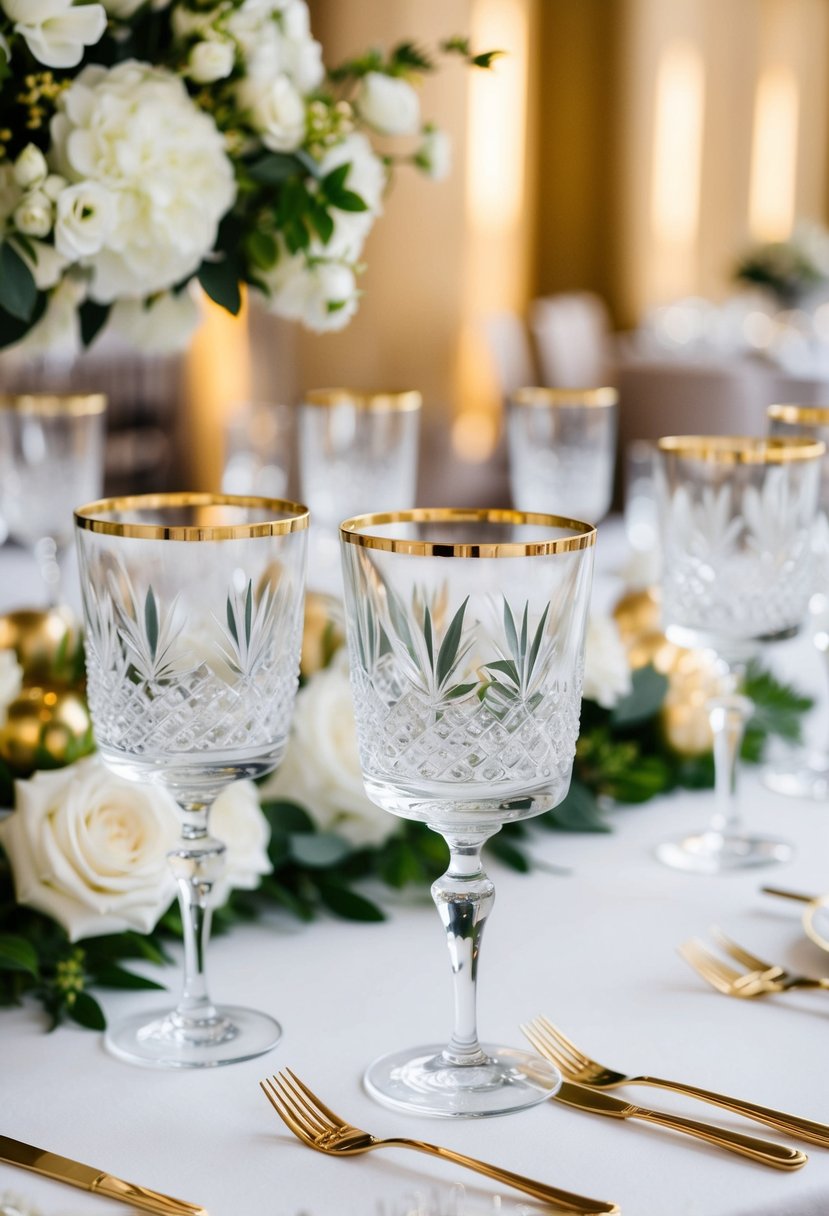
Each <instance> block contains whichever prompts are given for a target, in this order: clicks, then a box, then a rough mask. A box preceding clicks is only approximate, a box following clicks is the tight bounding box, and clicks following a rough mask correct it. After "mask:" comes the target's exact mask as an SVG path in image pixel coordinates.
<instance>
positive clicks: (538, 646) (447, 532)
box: [341, 508, 596, 1116]
mask: <svg viewBox="0 0 829 1216" xmlns="http://www.w3.org/2000/svg"><path fill="white" fill-rule="evenodd" d="M595 536H596V533H595V530H594V529H593V528H592V526H591V525H589V524H580V523H577V522H575V521H573V520H568V519H560V518H558V517H556V516H549V515H540V514H527V513H522V512H517V511H502V510H472V509H470V510H451V509H433V508H421V509H418V510H412V511H401V512H394V513H389V514H377V515H365V516H360V517H357V518H356V519H351V520H347V521H346V522H345V523H344V524H343V525H342V530H341V540H342V556H343V577H344V582H345V596H346V617H347V625H348V639H349V654H350V665H351V680H352V691H353V694H354V703H355V708H356V717H357V729H358V737H359V744H360V759H361V764H362V769H363V777H364V781H365V786H366V790H367V792H368V794H369V797H370V798H372V799H373V800H374V801H375V802H376V803H378V805H379V806H381V807H383V808H384V809H385V810H387V811H390V812H392V813H393V814H395V815H401V816H403V817H404V818H407V819H415V820H421V821H423V822H425V823H427V824H428V825H429V827H430V828H432V829H433V830H434V831H436V832H439V833H440V834H441V835H442V836H443V837H444V839H445V840H446V842H447V844H448V846H449V854H450V861H449V868H448V870H447V871H446V873H445V874H444V875H443V876H442V877H441V878H438V880H437V881H436V882H435V883H434V885H433V887H432V897H433V899H434V901H435V905H436V907H437V909H438V913H439V915H440V918H441V921H442V923H443V925H444V928H445V931H446V938H447V943H448V946H449V955H450V959H451V964H452V972H453V976H454V1007H455V1017H454V1027H453V1031H452V1036H451V1038H450V1040H449V1043H448V1045H447V1046H445V1047H444V1046H443V1045H441V1044H437V1045H431V1046H427V1047H419V1048H415V1049H414V1050H404V1051H399V1052H396V1053H394V1054H392V1055H389V1056H385V1057H383V1058H382V1059H380V1060H377V1061H376V1062H375V1063H374V1064H372V1065H371V1066H370V1068H369V1069H368V1072H367V1073H366V1078H365V1079H366V1086H367V1088H368V1090H369V1092H370V1093H371V1094H372V1095H373V1096H374V1097H376V1098H377V1099H378V1100H379V1101H382V1102H384V1103H386V1104H387V1105H390V1106H394V1107H399V1108H402V1109H405V1110H412V1109H414V1110H417V1111H420V1112H422V1113H425V1114H434V1115H460V1116H464V1115H466V1116H475V1115H494V1114H501V1113H504V1112H506V1111H511V1110H517V1109H520V1108H521V1107H524V1106H529V1105H532V1104H534V1103H536V1102H540V1101H542V1100H543V1099H544V1098H545V1097H547V1096H549V1095H550V1094H551V1093H553V1092H555V1090H556V1088H557V1087H558V1085H559V1084H560V1082H561V1078H560V1076H559V1074H558V1073H557V1071H556V1070H555V1069H553V1068H552V1067H551V1066H549V1065H548V1064H546V1063H545V1062H543V1061H541V1060H539V1059H538V1058H537V1057H535V1056H533V1055H530V1054H528V1053H526V1052H522V1051H518V1050H517V1049H514V1048H508V1047H493V1046H490V1045H487V1044H485V1045H483V1046H482V1045H481V1044H480V1043H479V1041H478V1034H477V1026H476V1012H475V1003H476V1002H475V989H476V975H477V967H478V955H479V950H480V944H481V935H482V933H483V929H484V924H485V922H486V918H487V915H488V914H489V911H490V909H491V907H492V902H493V898H494V887H493V884H492V882H491V880H490V879H489V878H488V877H487V875H486V874H485V872H484V870H483V868H482V865H481V848H482V846H483V844H484V843H485V842H486V840H488V839H489V837H490V836H493V835H494V834H495V833H496V832H497V831H498V830H499V829H500V827H501V826H502V824H504V823H507V822H509V821H513V820H518V819H525V818H528V817H529V816H531V815H539V814H542V813H543V812H544V811H548V810H550V809H551V808H552V807H554V806H556V805H557V804H558V803H559V802H561V800H562V799H563V798H564V796H565V794H566V793H567V790H568V787H569V784H570V774H571V770H572V765H573V757H574V754H575V747H576V738H577V735H578V730H579V714H580V709H581V687H582V671H583V652H584V629H585V619H586V615H587V608H588V601H589V597H590V586H591V578H592V566H593V545H594V541H595Z"/></svg>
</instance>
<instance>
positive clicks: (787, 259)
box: [734, 222, 829, 308]
mask: <svg viewBox="0 0 829 1216" xmlns="http://www.w3.org/2000/svg"><path fill="white" fill-rule="evenodd" d="M734 277H735V279H736V280H737V281H738V282H741V283H752V284H754V285H756V286H758V287H765V288H766V289H767V290H768V291H770V292H771V293H772V294H773V295H774V296H775V297H776V299H777V301H778V303H779V304H780V306H781V307H782V308H795V307H797V305H798V304H801V303H802V302H803V300H804V299H805V298H806V297H807V296H809V295H810V294H811V293H812V292H814V291H815V290H816V289H817V288H819V287H822V286H824V285H825V284H826V283H827V282H828V281H829V233H827V231H826V229H825V228H823V227H822V226H821V225H820V224H813V223H806V222H801V223H799V224H798V225H797V226H796V228H795V230H794V232H793V233H792V235H791V237H790V238H789V239H788V240H786V241H769V242H767V243H766V244H763V245H758V246H757V247H756V248H754V249H751V250H749V252H748V253H746V254H745V255H744V256H743V257H742V258H741V259H740V261H739V262H738V263H737V266H736V268H735V270H734Z"/></svg>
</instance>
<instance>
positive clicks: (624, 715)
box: [610, 667, 668, 727]
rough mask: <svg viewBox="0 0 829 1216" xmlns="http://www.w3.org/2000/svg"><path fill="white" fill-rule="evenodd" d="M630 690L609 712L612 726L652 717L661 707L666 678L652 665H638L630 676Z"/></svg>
mask: <svg viewBox="0 0 829 1216" xmlns="http://www.w3.org/2000/svg"><path fill="white" fill-rule="evenodd" d="M631 684H632V687H631V690H630V692H629V693H628V694H627V696H624V697H622V698H621V699H620V700H619V701H617V702H616V704H615V705H614V707H613V709H612V710H611V712H610V721H611V722H612V723H613V725H614V726H625V727H627V726H635V725H637V724H638V723H639V722H644V721H645V719H646V718H652V717H653V716H654V715H655V714H657V713H658V712H659V710H660V709H661V708H662V702H663V701H664V700H665V693H666V692H667V691H668V680H667V677H666V676H663V675H662V673H661V672H659V671H656V669H655V668H653V667H640V668H639V669H638V671H634V672H633V675H632V678H631Z"/></svg>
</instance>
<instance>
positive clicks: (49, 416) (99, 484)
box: [0, 393, 107, 607]
mask: <svg viewBox="0 0 829 1216" xmlns="http://www.w3.org/2000/svg"><path fill="white" fill-rule="evenodd" d="M106 404H107V403H106V397H104V396H103V395H102V394H100V393H89V394H57V393H23V394H17V395H6V396H0V517H1V518H2V519H3V521H4V522H5V525H6V528H7V529H8V532H9V535H10V536H11V538H12V539H13V540H16V541H18V542H19V543H20V544H22V545H24V546H26V548H28V549H30V550H31V552H32V553H33V554H34V556H35V559H36V560H37V563H38V567H39V569H40V573H41V576H42V579H43V584H44V587H45V589H46V596H47V601H48V604H49V606H50V607H54V606H56V605H58V604H60V603H61V602H62V588H61V561H62V558H63V555H64V553H65V551H66V549H67V548H68V547H69V545H70V544H71V541H72V511H73V510H74V508H75V507H76V506H77V505H78V503H79V502H89V501H90V500H91V499H93V498H97V497H99V496H100V494H101V491H102V488H103V479H104V438H105V435H104V422H105V413H106Z"/></svg>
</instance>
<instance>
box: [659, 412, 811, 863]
mask: <svg viewBox="0 0 829 1216" xmlns="http://www.w3.org/2000/svg"><path fill="white" fill-rule="evenodd" d="M658 448H659V462H658V466H657V482H658V492H659V497H660V520H661V533H662V537H661V539H662V612H663V618H664V625H665V632H666V634H667V636H668V638H669V639H670V640H671V641H673V642H676V643H677V644H679V645H681V646H689V647H692V648H698V649H702V650H706V651H708V652H710V653H711V654H712V655H713V656H714V657H715V659H716V660H717V662H718V665H719V668H720V671H721V674H722V687H721V693H720V694H719V695H717V696H714V697H712V698H711V699H710V701H709V704H708V710H709V720H710V723H711V728H712V732H713V735H714V762H715V781H716V794H717V811H716V814H715V816H714V819H713V820H712V823H711V825H710V827H709V828H708V829H707V830H705V831H703V832H701V833H698V834H695V835H692V836H689V837H687V838H685V839H684V840H679V841H666V842H665V843H664V844H662V845H660V846H659V848H658V849H657V856H658V857H659V858H660V860H661V861H663V862H664V863H665V864H666V865H670V866H673V867H675V868H679V869H684V870H689V871H695V872H699V873H706V874H708V873H717V872H719V871H721V870H728V869H739V868H743V867H746V866H755V865H766V864H770V863H773V862H777V861H784V860H787V859H788V858H789V857H790V856H791V848H790V846H789V845H788V844H786V843H785V842H784V841H780V840H777V839H775V838H771V837H761V836H756V835H751V834H748V833H747V832H745V831H744V829H743V828H742V826H741V823H740V819H739V813H738V804H737V800H736V770H737V762H738V757H739V752H740V747H741V745H742V739H743V735H744V732H745V726H746V723H747V721H748V718H749V717H750V714H751V712H752V706H751V702H750V701H748V700H747V698H746V697H745V696H743V695H742V693H741V691H740V684H741V680H742V676H743V674H744V672H745V668H746V665H747V663H748V662H749V661H750V660H751V659H752V658H753V657H754V656H755V655H756V654H757V653H758V652H759V649H760V647H761V646H762V645H763V644H764V643H766V642H773V641H780V640H783V639H785V638H789V637H793V636H794V635H795V634H796V633H797V632H798V631H799V629H800V627H801V625H802V623H803V620H804V617H805V613H806V608H807V604H808V601H809V597H810V594H811V590H812V585H811V580H812V570H811V560H810V552H811V534H812V528H813V524H814V519H815V513H816V510H817V504H818V489H819V479H820V463H821V458H822V456H823V453H824V450H825V449H824V445H823V444H822V443H816V442H814V441H813V440H809V439H803V438H792V439H780V438H770V439H760V438H749V437H744V436H707V435H702V436H700V435H680V436H667V437H665V438H663V439H660V440H659V444H658Z"/></svg>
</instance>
